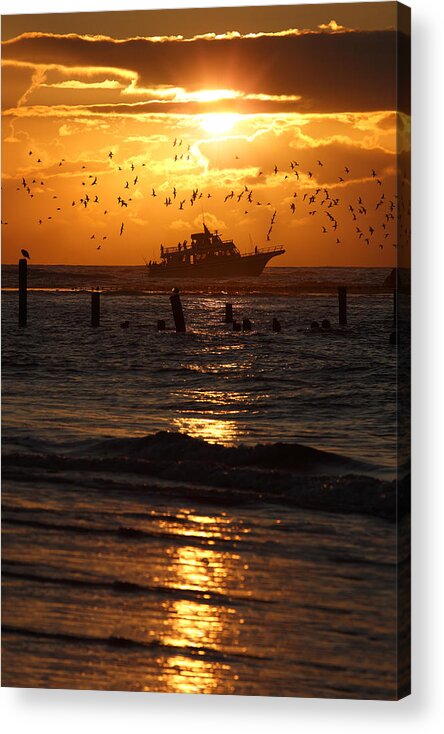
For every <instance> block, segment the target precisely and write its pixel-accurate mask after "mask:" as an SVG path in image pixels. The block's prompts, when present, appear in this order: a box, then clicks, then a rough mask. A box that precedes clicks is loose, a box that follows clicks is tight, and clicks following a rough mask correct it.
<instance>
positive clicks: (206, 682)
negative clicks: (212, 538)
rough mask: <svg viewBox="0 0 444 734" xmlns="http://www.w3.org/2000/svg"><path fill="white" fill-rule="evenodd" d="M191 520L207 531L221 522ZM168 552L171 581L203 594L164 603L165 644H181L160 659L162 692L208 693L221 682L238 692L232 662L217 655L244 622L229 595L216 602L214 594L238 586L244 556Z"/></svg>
mask: <svg viewBox="0 0 444 734" xmlns="http://www.w3.org/2000/svg"><path fill="white" fill-rule="evenodd" d="M191 518H192V520H193V521H194V522H196V523H197V524H198V525H199V526H203V528H206V532H207V533H208V535H210V534H211V530H212V529H213V528H214V525H215V524H216V523H217V520H218V518H216V517H214V518H212V517H207V516H203V515H193V516H191ZM224 523H225V524H226V518H225V519H224ZM216 537H217V536H216ZM169 555H170V564H169V572H170V574H171V576H170V584H171V585H172V586H173V587H174V588H176V589H182V590H183V591H188V592H199V593H200V594H201V597H200V598H197V599H196V600H194V599H189V598H185V599H175V600H168V601H166V602H164V604H163V605H162V609H163V614H164V622H163V626H164V631H163V633H162V635H161V642H162V644H163V645H165V646H168V647H172V648H177V654H173V655H170V656H169V657H167V658H166V659H164V660H163V661H162V662H161V665H162V673H161V680H162V684H163V686H164V687H165V688H164V690H166V691H169V692H175V693H210V692H212V691H215V690H217V689H220V687H221V685H222V684H223V690H224V692H228V691H230V690H234V684H235V680H236V676H235V675H234V673H233V672H232V671H231V667H230V665H228V664H226V663H225V662H224V661H222V660H220V661H218V660H217V659H214V658H213V656H214V655H217V653H218V652H221V651H223V650H224V649H225V648H226V646H227V645H228V646H229V648H232V647H233V646H235V645H236V642H237V640H238V635H239V627H240V625H241V624H242V621H243V620H241V619H240V618H239V613H238V611H237V610H236V609H234V608H233V607H232V606H231V605H230V603H229V600H228V598H227V600H226V601H225V599H222V601H219V599H217V600H216V601H215V600H214V595H217V596H222V597H225V596H227V594H228V590H229V584H230V585H233V582H235V583H236V584H237V585H238V584H239V578H237V577H239V574H240V558H239V556H238V555H236V554H233V553H222V552H220V551H217V550H213V549H209V548H208V547H193V546H182V547H176V548H173V549H170V551H169ZM231 576H232V578H231ZM242 578H243V577H242Z"/></svg>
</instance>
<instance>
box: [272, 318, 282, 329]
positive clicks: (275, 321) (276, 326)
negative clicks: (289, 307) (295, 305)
mask: <svg viewBox="0 0 444 734" xmlns="http://www.w3.org/2000/svg"><path fill="white" fill-rule="evenodd" d="M271 328H272V329H273V331H281V323H280V321H278V319H273V323H272V325H271Z"/></svg>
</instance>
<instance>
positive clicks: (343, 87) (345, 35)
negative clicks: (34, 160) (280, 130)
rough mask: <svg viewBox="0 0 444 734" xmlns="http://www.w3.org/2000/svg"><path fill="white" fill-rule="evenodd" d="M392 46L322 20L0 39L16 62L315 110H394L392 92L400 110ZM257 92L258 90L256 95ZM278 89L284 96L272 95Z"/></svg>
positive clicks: (240, 103) (385, 35)
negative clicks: (169, 33)
mask: <svg viewBox="0 0 444 734" xmlns="http://www.w3.org/2000/svg"><path fill="white" fill-rule="evenodd" d="M397 50H398V51H399V56H400V63H401V62H406V61H407V53H408V43H407V39H405V38H404V36H403V35H402V34H397V33H396V32H395V31H391V30H388V31H374V32H358V31H347V32H344V31H342V30H338V31H337V30H335V29H333V28H331V27H330V24H329V30H328V31H326V30H325V29H324V30H323V31H321V32H318V33H314V32H301V31H295V30H294V29H290V30H289V31H282V32H280V33H274V34H250V35H245V36H241V35H240V34H236V33H233V34H224V35H223V36H222V37H213V36H212V37H211V40H210V39H209V38H208V37H207V36H206V37H205V38H200V37H194V38H193V39H189V40H182V39H181V38H180V37H173V38H171V37H162V38H161V39H160V40H159V39H158V38H157V39H153V38H132V39H126V40H114V39H111V38H108V37H103V36H94V37H91V36H78V35H75V34H68V35H55V34H54V35H52V34H35V33H34V34H24V35H22V36H19V37H17V38H15V39H11V40H9V41H6V42H4V43H3V58H4V59H6V60H7V61H8V60H9V61H11V60H15V61H19V62H22V63H23V62H25V63H33V62H35V60H36V59H37V60H38V62H39V64H41V65H43V66H45V65H52V66H58V65H60V66H64V67H73V68H89V69H90V70H92V71H91V73H94V71H93V70H95V69H98V68H104V67H108V68H110V67H111V68H114V69H118V70H119V71H120V73H124V74H125V75H127V76H128V77H129V78H130V82H129V84H130V89H132V93H135V90H137V89H153V88H156V87H157V88H160V87H164V88H168V87H175V88H181V89H184V90H187V93H191V92H195V91H196V90H202V89H208V90H211V89H215V88H217V89H226V90H236V91H239V92H240V93H241V94H242V96H241V97H240V98H238V97H235V98H234V99H230V100H227V101H226V103H227V104H228V103H230V104H231V108H232V109H241V110H243V109H245V105H246V103H249V107H248V108H249V110H250V111H254V110H260V109H262V110H263V109H264V107H265V106H266V105H273V107H272V109H276V105H287V108H288V104H292V105H293V109H296V108H297V109H300V110H301V111H318V112H339V111H344V112H345V111H356V110H361V111H368V110H375V109H378V110H394V109H396V107H397V100H398V99H399V104H400V105H401V108H402V109H404V110H408V101H409V93H408V89H401V90H400V94H399V98H398V97H397V91H398V90H397V80H396V70H397V64H396V53H397ZM135 78H136V79H137V82H134V79H135ZM260 95H265V98H264V99H263V100H262V101H261V99H260ZM248 96H250V99H247V100H246V99H245V97H248ZM281 97H283V98H284V100H285V98H292V99H291V102H288V100H287V101H281V102H277V101H276V98H281ZM273 98H274V100H273ZM294 98H296V99H294ZM298 98H300V99H298ZM190 103H192V104H195V102H192V101H190ZM157 104H160V102H159V101H158V102H157ZM204 104H206V105H207V106H208V104H209V103H204ZM183 105H184V106H185V107H186V105H187V102H184V103H183ZM261 105H262V107H261ZM128 111H129V110H128ZM181 111H182V110H181ZM189 111H194V108H190V109H189Z"/></svg>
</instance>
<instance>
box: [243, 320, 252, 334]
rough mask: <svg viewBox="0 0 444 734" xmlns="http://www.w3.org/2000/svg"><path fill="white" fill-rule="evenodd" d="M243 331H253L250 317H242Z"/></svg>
mask: <svg viewBox="0 0 444 734" xmlns="http://www.w3.org/2000/svg"><path fill="white" fill-rule="evenodd" d="M242 331H251V321H250V319H242Z"/></svg>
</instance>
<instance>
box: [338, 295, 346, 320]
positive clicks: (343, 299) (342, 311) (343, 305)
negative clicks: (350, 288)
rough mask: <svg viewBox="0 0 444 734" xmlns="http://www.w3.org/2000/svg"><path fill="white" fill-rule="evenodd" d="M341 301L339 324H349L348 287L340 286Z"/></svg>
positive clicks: (339, 299) (339, 297)
mask: <svg viewBox="0 0 444 734" xmlns="http://www.w3.org/2000/svg"><path fill="white" fill-rule="evenodd" d="M338 303H339V326H347V288H345V286H339V288H338Z"/></svg>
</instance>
